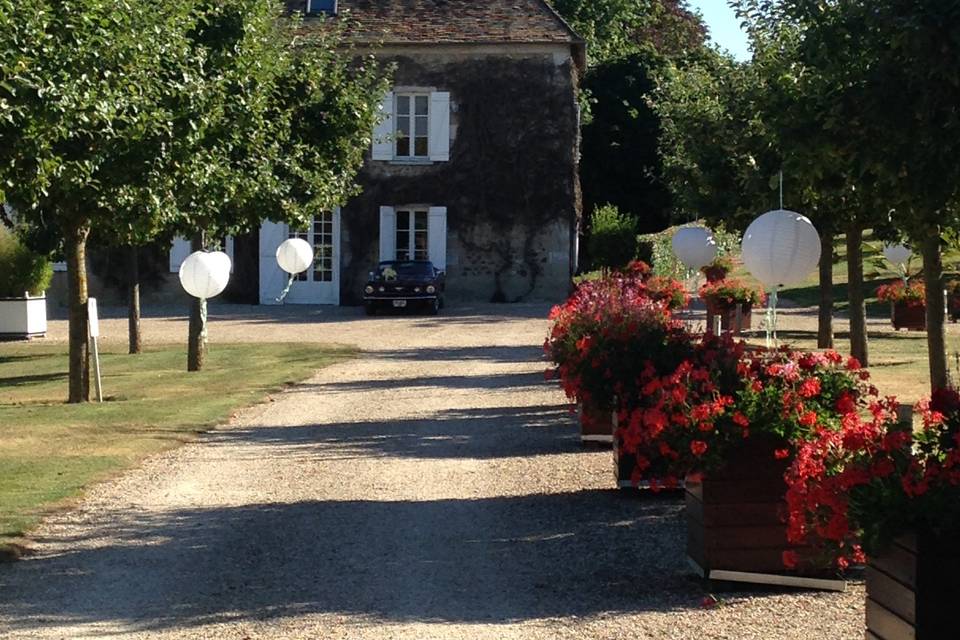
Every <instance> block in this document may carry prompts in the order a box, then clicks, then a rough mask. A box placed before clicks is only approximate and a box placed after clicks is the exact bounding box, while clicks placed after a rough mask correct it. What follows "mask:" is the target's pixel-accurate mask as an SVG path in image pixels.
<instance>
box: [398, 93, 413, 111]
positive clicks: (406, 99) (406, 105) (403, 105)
mask: <svg viewBox="0 0 960 640" xmlns="http://www.w3.org/2000/svg"><path fill="white" fill-rule="evenodd" d="M397 113H399V114H402V115H406V114H408V113H410V96H397Z"/></svg>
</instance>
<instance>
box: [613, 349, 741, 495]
mask: <svg viewBox="0 0 960 640" xmlns="http://www.w3.org/2000/svg"><path fill="white" fill-rule="evenodd" d="M687 338H688V339H689V340H690V346H691V347H692V349H691V350H690V351H689V353H688V354H687V355H686V357H685V358H684V359H683V360H682V361H681V362H680V363H679V364H677V365H676V366H675V367H666V368H665V367H658V366H657V363H656V362H654V361H651V360H647V361H645V362H644V366H643V369H642V370H641V371H640V374H639V377H638V379H637V384H636V385H635V386H634V387H632V393H625V394H622V395H621V396H620V397H619V409H618V418H619V420H618V424H619V425H620V426H619V428H618V430H617V433H616V437H617V438H618V440H619V442H620V443H621V446H622V448H623V450H624V451H625V452H626V453H629V454H632V455H634V456H635V459H636V467H635V469H634V473H633V478H632V479H633V481H634V482H635V483H636V482H639V481H640V480H641V479H643V478H651V479H653V478H655V479H659V480H661V481H662V482H663V483H664V484H665V485H667V486H670V485H673V484H676V482H677V481H678V480H679V479H680V478H683V476H684V475H686V474H687V473H690V472H691V471H696V470H702V469H705V468H708V467H711V466H716V465H717V464H719V463H720V462H721V461H722V459H721V458H720V453H721V452H722V450H723V448H722V446H721V444H722V443H725V442H726V441H727V440H729V439H730V435H731V433H732V431H731V429H730V428H729V425H730V424H731V423H734V422H736V421H737V420H740V421H746V418H745V417H744V416H743V415H742V414H739V413H737V412H736V411H734V410H733V409H732V407H733V405H734V396H733V395H732V394H731V393H730V392H729V391H730V389H731V385H730V384H729V381H730V380H732V379H733V378H734V377H735V372H736V363H737V360H738V358H739V357H740V355H741V354H742V352H743V345H742V343H739V344H735V343H734V342H733V340H732V339H731V338H730V337H729V336H722V337H717V336H714V335H712V334H710V335H708V336H705V337H704V338H703V339H702V340H701V341H700V342H697V343H695V342H694V339H693V337H692V336H687ZM744 424H745V422H744Z"/></svg>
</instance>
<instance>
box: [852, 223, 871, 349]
mask: <svg viewBox="0 0 960 640" xmlns="http://www.w3.org/2000/svg"><path fill="white" fill-rule="evenodd" d="M847 292H848V294H847V295H848V299H849V300H850V355H852V356H853V357H854V358H856V359H857V360H859V361H860V364H862V365H863V366H865V367H866V366H868V365H869V364H870V362H869V357H868V353H867V306H866V303H865V302H864V295H863V228H862V227H861V226H860V223H859V222H853V223H851V224H850V226H849V228H848V229H847Z"/></svg>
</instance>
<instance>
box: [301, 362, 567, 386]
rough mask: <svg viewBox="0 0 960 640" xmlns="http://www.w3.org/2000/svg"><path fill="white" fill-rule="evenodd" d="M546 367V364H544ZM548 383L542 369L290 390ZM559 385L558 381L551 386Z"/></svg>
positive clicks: (351, 382) (330, 383)
mask: <svg viewBox="0 0 960 640" xmlns="http://www.w3.org/2000/svg"><path fill="white" fill-rule="evenodd" d="M544 368H546V366H544ZM547 384H550V383H547V382H546V381H545V380H544V377H543V372H542V371H530V372H523V373H492V374H486V375H469V376H451V375H438V376H420V377H417V378H387V379H379V380H348V381H344V382H323V383H303V384H298V385H297V386H296V387H294V388H293V389H292V390H291V391H289V393H323V392H336V391H379V390H396V389H399V388H402V389H419V388H425V387H434V388H439V389H476V390H477V391H483V390H494V389H504V390H508V389H509V390H511V391H513V390H517V389H523V388H526V387H543V386H545V385H547ZM551 386H552V387H553V388H558V387H557V385H556V383H553V384H552V385H551Z"/></svg>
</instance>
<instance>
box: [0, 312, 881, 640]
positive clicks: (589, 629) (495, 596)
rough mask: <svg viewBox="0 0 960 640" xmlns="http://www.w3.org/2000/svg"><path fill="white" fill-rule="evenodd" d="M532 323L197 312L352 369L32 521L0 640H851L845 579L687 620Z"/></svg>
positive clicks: (853, 615)
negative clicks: (306, 346)
mask: <svg viewBox="0 0 960 640" xmlns="http://www.w3.org/2000/svg"><path fill="white" fill-rule="evenodd" d="M546 312H547V307H546V306H545V305H512V306H479V307H475V308H468V307H462V308H458V309H451V310H449V311H448V312H447V313H446V314H445V315H442V316H440V317H439V318H424V317H413V316H410V317H386V318H382V317H378V318H373V319H367V318H364V317H362V316H360V315H359V314H358V312H357V311H356V310H351V309H340V310H325V309H319V308H291V307H288V308H281V309H267V310H264V309H255V308H254V309H250V308H230V307H219V308H215V309H214V310H213V313H212V314H211V316H212V317H213V318H214V323H213V325H212V326H211V339H212V341H213V342H214V345H213V348H216V345H215V343H216V341H218V340H219V341H230V340H248V339H260V340H298V341H310V340H317V341H325V342H342V343H353V344H357V345H359V346H361V347H362V348H363V349H364V350H365V351H364V353H363V354H362V355H361V356H360V357H359V358H358V359H355V360H352V361H348V362H344V363H342V364H338V365H335V366H332V367H329V368H327V369H324V370H322V371H320V372H319V373H318V374H317V375H316V376H315V377H314V378H313V379H311V380H309V381H307V382H305V383H303V384H301V385H299V386H296V387H294V388H292V389H291V390H290V391H288V392H285V393H282V394H278V395H277V396H275V397H274V398H271V400H270V402H267V403H264V404H262V405H260V406H257V407H254V408H251V409H249V410H246V411H244V412H242V413H241V414H240V415H239V416H238V417H237V418H236V419H235V420H234V421H233V422H232V423H231V424H230V425H225V426H224V427H223V428H221V429H218V430H216V431H213V432H211V433H209V434H206V435H205V436H203V437H202V438H200V440H199V441H198V442H196V443H193V444H189V445H186V446H184V447H181V448H179V449H177V450H175V451H172V452H168V453H164V454H162V455H158V456H156V457H153V458H151V459H149V460H147V461H146V462H145V463H144V464H143V465H142V466H141V467H139V468H137V469H135V470H132V471H130V472H128V473H126V474H124V475H122V476H120V477H118V478H116V479H114V480H112V481H109V482H106V483H104V484H101V485H99V486H97V487H95V488H93V489H91V490H90V491H89V492H88V494H87V496H86V497H85V499H83V500H82V501H81V502H80V503H79V504H78V506H77V507H76V508H74V509H71V510H69V511H65V512H63V513H60V514H58V515H55V516H53V517H51V518H50V519H48V520H47V521H46V522H45V523H44V524H43V525H42V526H41V527H40V528H39V529H38V530H37V531H36V532H35V536H34V540H35V544H34V548H35V554H34V555H32V556H31V557H29V558H27V559H25V560H22V561H20V562H18V563H15V564H12V565H7V566H2V567H0V636H3V637H7V638H35V637H42V638H85V637H121V638H126V637H158V638H167V637H171V638H172V637H176V638H351V639H352V638H358V639H364V638H403V639H408V638H409V639H418V640H422V639H428V638H437V639H443V640H453V639H458V638H490V639H498V640H499V639H513V638H518V639H519V638H523V639H539V638H543V639H546V638H551V639H552V638H610V639H614V638H677V639H689V638H729V639H736V640H747V639H753V638H757V639H763V640H774V639H778V638H784V639H786V638H796V639H803V640H810V639H816V638H830V639H837V638H851V639H852V638H862V637H863V589H862V584H860V583H857V582H854V583H851V584H850V585H849V587H848V590H847V592H845V593H842V594H835V593H816V592H802V591H783V590H780V591H777V590H753V591H728V592H724V593H718V594H717V595H718V596H719V597H720V598H721V604H720V605H719V606H716V607H712V608H704V607H703V606H702V605H701V601H702V599H703V598H704V596H705V595H706V594H707V590H706V586H705V585H704V584H703V583H702V582H701V581H699V580H697V579H695V578H694V577H693V576H692V574H691V572H690V570H689V569H688V567H687V566H686V563H685V560H684V552H683V545H684V534H685V532H684V527H685V525H684V522H683V519H682V503H681V500H680V499H679V498H678V497H676V496H675V495H674V496H668V495H663V494H661V495H660V496H648V497H643V498H636V497H626V496H624V495H622V494H620V493H619V492H617V491H616V490H614V489H612V486H613V482H612V462H611V458H610V453H609V451H598V450H583V449H581V447H580V444H579V440H578V436H577V430H576V427H575V424H574V419H573V416H572V414H571V413H570V411H569V407H568V405H567V404H566V403H565V400H564V398H563V397H562V394H561V393H560V392H559V391H558V390H557V388H556V386H555V385H552V384H549V383H546V382H545V381H544V380H543V375H542V370H543V363H542V362H541V360H540V354H541V350H540V344H541V343H542V341H543V336H544V334H545V331H546V326H547V325H546V322H545V320H544V319H543V318H544V316H545V315H546ZM122 322H123V321H122V320H120V319H117V320H109V319H108V320H107V321H106V322H105V323H104V327H103V331H104V332H105V334H106V336H105V339H107V340H110V339H116V340H123V339H124V333H123V332H124V331H125V327H124V325H123V323H122ZM144 329H145V332H146V338H147V340H148V342H149V341H152V342H170V341H171V340H182V336H183V335H185V332H186V324H185V321H184V320H183V319H170V318H166V317H156V318H148V319H146V320H145V322H144ZM64 338H65V328H64V323H63V322H61V321H55V322H54V323H53V324H52V326H51V339H52V340H57V339H64Z"/></svg>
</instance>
